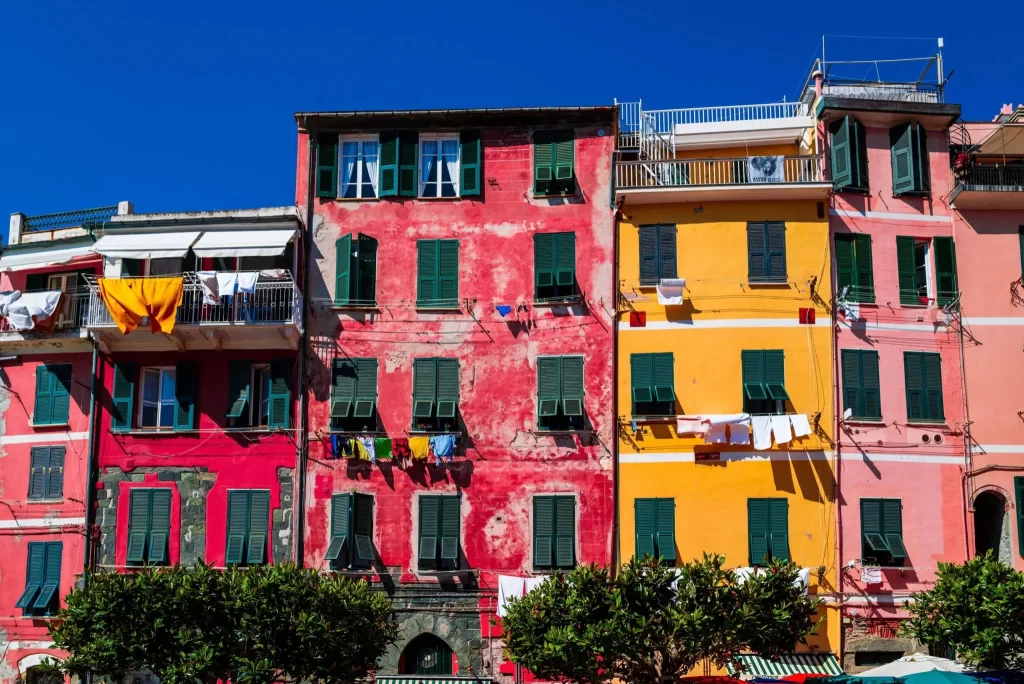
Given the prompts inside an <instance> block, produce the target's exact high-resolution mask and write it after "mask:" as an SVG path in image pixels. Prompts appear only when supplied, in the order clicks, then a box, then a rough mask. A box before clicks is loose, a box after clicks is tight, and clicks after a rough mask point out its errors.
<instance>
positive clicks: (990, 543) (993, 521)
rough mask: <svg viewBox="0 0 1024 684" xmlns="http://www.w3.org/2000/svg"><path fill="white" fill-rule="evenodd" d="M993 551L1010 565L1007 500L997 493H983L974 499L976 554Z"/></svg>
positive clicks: (980, 554) (981, 554)
mask: <svg viewBox="0 0 1024 684" xmlns="http://www.w3.org/2000/svg"><path fill="white" fill-rule="evenodd" d="M989 551H991V552H992V555H994V556H995V557H996V558H998V559H999V560H1000V561H1002V562H1003V563H1007V564H1009V563H1010V521H1009V518H1008V516H1007V515H1006V499H1005V498H1003V495H1002V494H1000V493H999V492H995V491H986V492H982V493H981V494H979V495H978V496H977V498H976V499H974V552H975V553H976V554H978V555H979V556H983V555H985V553H987V552H989Z"/></svg>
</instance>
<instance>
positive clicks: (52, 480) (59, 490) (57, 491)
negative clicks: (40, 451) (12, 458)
mask: <svg viewBox="0 0 1024 684" xmlns="http://www.w3.org/2000/svg"><path fill="white" fill-rule="evenodd" d="M66 450H67V447H62V446H52V447H50V448H49V451H50V462H49V465H48V466H47V469H46V498H47V499H60V498H61V497H63V496H64V455H65V452H66ZM32 451H33V452H34V451H35V449H33V450H32ZM33 456H34V454H33ZM34 472H35V469H34V468H33V473H34Z"/></svg>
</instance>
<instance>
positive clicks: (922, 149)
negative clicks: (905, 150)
mask: <svg viewBox="0 0 1024 684" xmlns="http://www.w3.org/2000/svg"><path fill="white" fill-rule="evenodd" d="M910 141H911V149H912V151H913V155H914V178H915V179H916V181H917V186H916V187H917V189H918V190H921V191H922V192H924V191H927V190H930V189H931V173H930V169H929V163H928V131H926V130H925V128H924V126H922V125H921V124H919V123H916V122H915V123H912V124H910ZM943 142H945V141H943Z"/></svg>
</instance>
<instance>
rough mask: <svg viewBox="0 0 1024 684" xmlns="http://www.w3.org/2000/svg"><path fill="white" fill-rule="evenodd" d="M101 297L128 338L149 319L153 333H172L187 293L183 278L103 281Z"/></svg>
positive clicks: (99, 280) (104, 279)
mask: <svg viewBox="0 0 1024 684" xmlns="http://www.w3.org/2000/svg"><path fill="white" fill-rule="evenodd" d="M98 283H99V286H100V297H102V298H103V303H104V304H106V305H107V311H109V312H110V317H111V318H113V319H114V323H115V324H116V325H117V329H118V330H120V331H121V332H122V333H124V334H125V335H127V334H128V333H130V332H131V331H132V330H135V329H136V328H138V327H139V325H140V324H141V323H142V318H143V316H149V329H150V330H151V331H153V332H164V333H170V332H171V331H173V330H174V319H175V316H176V315H177V313H178V307H179V306H181V298H182V295H183V294H184V291H185V282H184V279H183V278H99V279H98Z"/></svg>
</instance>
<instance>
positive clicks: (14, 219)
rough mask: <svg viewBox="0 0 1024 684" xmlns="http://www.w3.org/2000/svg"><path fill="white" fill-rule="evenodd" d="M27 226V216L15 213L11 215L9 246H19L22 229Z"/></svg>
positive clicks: (8, 236)
mask: <svg viewBox="0 0 1024 684" xmlns="http://www.w3.org/2000/svg"><path fill="white" fill-rule="evenodd" d="M24 225H25V215H24V214H21V213H18V212H14V213H13V214H11V224H10V231H8V233H7V244H9V245H17V244H20V243H21V229H22V228H23V227H24Z"/></svg>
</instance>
